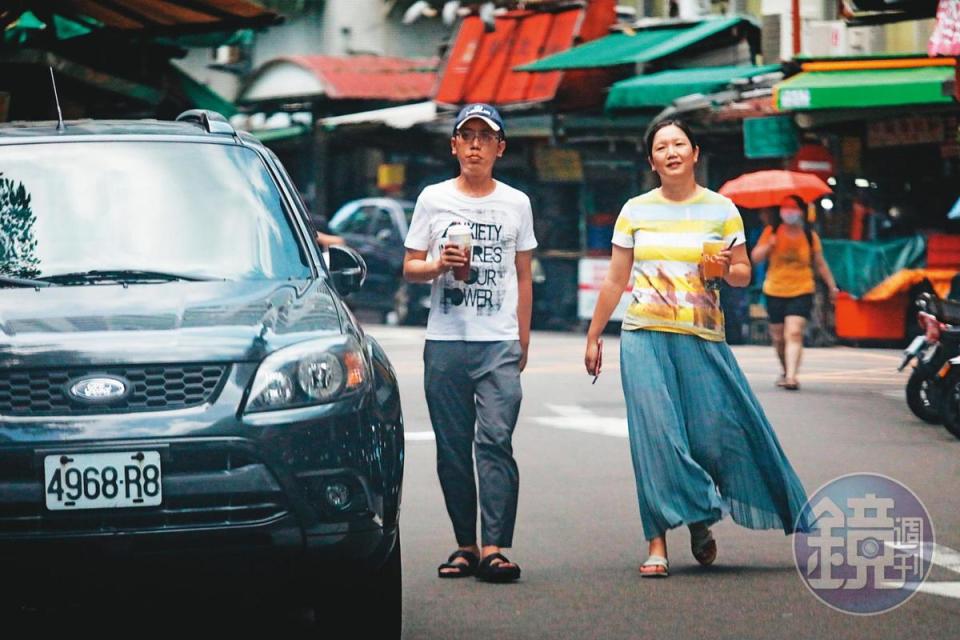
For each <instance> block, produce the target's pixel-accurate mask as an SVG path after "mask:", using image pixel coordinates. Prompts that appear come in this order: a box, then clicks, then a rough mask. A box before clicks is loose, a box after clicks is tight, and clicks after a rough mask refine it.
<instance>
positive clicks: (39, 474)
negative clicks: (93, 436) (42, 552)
mask: <svg viewBox="0 0 960 640" xmlns="http://www.w3.org/2000/svg"><path fill="white" fill-rule="evenodd" d="M122 448H127V449H130V448H143V449H145V450H149V449H150V448H151V447H150V445H148V444H146V445H141V447H136V446H135V447H121V449H122ZM164 449H165V451H164V453H163V456H162V462H161V467H162V469H163V503H162V504H161V505H160V506H157V507H142V508H126V509H90V510H77V511H68V512H63V511H56V512H51V511H48V510H47V508H46V505H45V500H44V488H43V460H42V457H37V456H35V455H34V454H33V453H31V452H26V451H23V452H7V453H3V454H2V455H0V469H2V470H3V471H2V472H0V483H2V484H3V485H4V486H6V487H7V488H8V489H10V490H9V491H5V492H4V493H5V494H6V495H0V537H3V536H9V535H12V536H23V535H28V536H36V535H40V536H43V535H57V534H91V533H92V534H97V533H116V532H128V531H129V532H134V531H136V532H161V531H175V530H176V531H182V530H189V529H199V528H208V527H236V526H251V525H258V524H266V523H269V522H273V521H275V520H278V519H280V518H282V517H284V516H286V515H288V514H289V506H288V503H287V500H286V496H285V494H284V493H283V490H282V489H281V487H280V485H279V483H278V482H277V480H276V478H275V476H274V475H273V474H272V472H271V471H270V470H269V469H268V467H267V465H266V464H264V463H263V462H262V461H260V460H258V459H256V458H255V457H254V456H252V455H251V454H249V453H248V452H246V451H244V450H240V449H238V448H236V447H231V446H229V445H223V444H219V443H203V444H186V443H184V444H179V443H178V444H173V445H170V446H169V447H165V448H164ZM13 487H17V488H18V490H13Z"/></svg>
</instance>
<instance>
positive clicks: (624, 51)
mask: <svg viewBox="0 0 960 640" xmlns="http://www.w3.org/2000/svg"><path fill="white" fill-rule="evenodd" d="M741 23H748V24H750V21H749V20H748V19H747V18H744V17H742V16H741V17H736V18H717V19H709V20H704V21H703V22H701V23H699V24H696V25H694V26H678V27H667V28H662V29H660V28H658V29H644V30H642V31H636V32H634V33H633V34H632V35H627V34H626V33H614V34H611V35H609V36H605V37H603V38H600V39H599V40H593V41H591V42H588V43H586V44H583V45H580V46H579V47H574V48H572V49H567V50H566V51H562V52H560V53H557V54H554V55H552V56H547V57H546V58H541V59H540V60H536V61H534V62H531V63H529V64H525V65H521V66H519V67H516V68H515V70H516V71H560V70H563V69H591V68H595V67H614V66H617V65H620V64H636V63H639V62H651V61H653V60H658V59H660V58H664V57H666V56H669V55H671V54H674V53H677V52H678V51H682V50H683V49H686V48H688V47H691V46H693V45H695V44H698V43H700V42H702V41H703V40H705V39H706V38H709V37H710V36H713V35H716V34H718V33H721V32H723V31H726V30H727V29H732V28H733V27H736V26H738V25H740V24H741Z"/></svg>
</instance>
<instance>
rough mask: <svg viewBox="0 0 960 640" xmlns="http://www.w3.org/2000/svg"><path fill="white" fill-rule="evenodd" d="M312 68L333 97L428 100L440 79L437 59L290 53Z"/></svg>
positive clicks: (299, 62) (294, 58) (406, 100)
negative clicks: (299, 54)
mask: <svg viewBox="0 0 960 640" xmlns="http://www.w3.org/2000/svg"><path fill="white" fill-rule="evenodd" d="M286 59H287V60H290V61H291V62H294V63H295V64H298V65H300V66H302V67H304V68H306V69H309V70H310V71H312V72H313V73H314V75H316V76H317V78H318V79H320V80H321V81H322V82H323V84H324V86H325V87H327V90H326V92H325V93H326V95H327V97H329V98H332V99H334V100H338V99H339V100H346V99H353V100H391V101H395V102H409V101H413V100H426V99H428V98H429V97H430V95H431V94H432V93H433V88H434V86H435V85H436V82H437V71H436V69H437V60H436V59H435V58H388V57H384V56H371V55H360V56H343V57H340V56H289V57H288V58H286Z"/></svg>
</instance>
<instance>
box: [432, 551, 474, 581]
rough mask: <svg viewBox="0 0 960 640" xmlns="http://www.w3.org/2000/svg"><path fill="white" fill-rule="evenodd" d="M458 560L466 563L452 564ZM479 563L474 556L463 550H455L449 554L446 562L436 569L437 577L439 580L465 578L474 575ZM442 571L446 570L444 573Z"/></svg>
mask: <svg viewBox="0 0 960 640" xmlns="http://www.w3.org/2000/svg"><path fill="white" fill-rule="evenodd" d="M458 558H463V559H464V560H466V561H467V563H466V564H464V563H462V562H454V560H457V559H458ZM479 562H480V560H479V558H477V556H476V555H475V554H473V553H470V552H469V551H464V550H463V549H457V550H456V551H454V552H453V553H451V554H450V557H449V558H447V561H446V562H444V563H443V564H442V565H440V566H439V567H437V575H438V576H439V577H441V578H466V577H468V576H472V575H473V574H474V573H476V571H477V563H479ZM444 569H446V571H444ZM451 569H452V571H451Z"/></svg>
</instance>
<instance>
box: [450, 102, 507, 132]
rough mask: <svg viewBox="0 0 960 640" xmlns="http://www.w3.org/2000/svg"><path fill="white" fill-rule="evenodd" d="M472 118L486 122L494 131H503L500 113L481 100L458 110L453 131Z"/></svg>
mask: <svg viewBox="0 0 960 640" xmlns="http://www.w3.org/2000/svg"><path fill="white" fill-rule="evenodd" d="M473 118H479V119H480V120H483V121H484V122H486V123H487V125H488V126H489V127H490V128H491V129H493V130H494V131H499V132H501V133H503V118H501V117H500V113H499V112H498V111H497V110H496V109H494V108H493V107H491V106H490V105H488V104H484V103H482V102H475V103H473V104H468V105H467V106H465V107H464V108H463V109H461V110H460V113H458V114H457V120H456V122H455V123H454V125H453V131H454V133H456V132H457V131H458V130H459V129H460V127H461V126H463V123H464V122H466V121H467V120H472V119H473ZM504 135H505V134H504Z"/></svg>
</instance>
